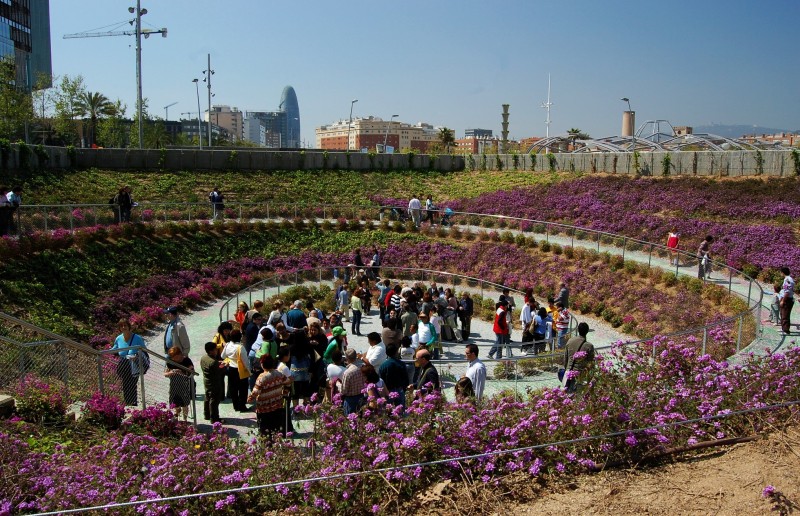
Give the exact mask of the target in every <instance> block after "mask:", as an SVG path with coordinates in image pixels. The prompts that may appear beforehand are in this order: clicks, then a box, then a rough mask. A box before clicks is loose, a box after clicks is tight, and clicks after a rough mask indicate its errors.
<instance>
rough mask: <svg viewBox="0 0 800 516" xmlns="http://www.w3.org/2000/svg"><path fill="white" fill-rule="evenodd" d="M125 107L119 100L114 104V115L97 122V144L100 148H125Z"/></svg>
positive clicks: (126, 135)
mask: <svg viewBox="0 0 800 516" xmlns="http://www.w3.org/2000/svg"><path fill="white" fill-rule="evenodd" d="M127 109H128V108H127V106H126V105H125V104H123V103H122V101H121V100H117V101H116V102H114V114H113V115H110V116H107V117H105V118H101V119H99V120H98V121H97V144H98V145H100V146H101V147H114V148H121V147H125V145H126V144H127V142H128V125H129V123H128V122H126V121H125V111H127Z"/></svg>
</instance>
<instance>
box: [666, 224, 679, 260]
mask: <svg viewBox="0 0 800 516" xmlns="http://www.w3.org/2000/svg"><path fill="white" fill-rule="evenodd" d="M679 240H680V235H679V234H678V232H677V231H676V230H675V229H673V230H672V231H670V232H669V235H668V236H667V248H668V249H669V251H670V255H669V264H670V265H678V263H679V257H678V241H679Z"/></svg>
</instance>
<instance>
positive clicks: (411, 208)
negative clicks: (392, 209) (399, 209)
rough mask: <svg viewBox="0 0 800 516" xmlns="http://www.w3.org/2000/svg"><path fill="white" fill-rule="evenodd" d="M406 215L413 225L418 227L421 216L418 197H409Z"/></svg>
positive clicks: (420, 205)
mask: <svg viewBox="0 0 800 516" xmlns="http://www.w3.org/2000/svg"><path fill="white" fill-rule="evenodd" d="M408 214H409V215H411V219H412V220H413V221H414V225H415V226H417V227H419V222H420V217H421V215H422V203H421V202H420V200H419V196H418V195H414V196H413V197H411V200H410V201H408Z"/></svg>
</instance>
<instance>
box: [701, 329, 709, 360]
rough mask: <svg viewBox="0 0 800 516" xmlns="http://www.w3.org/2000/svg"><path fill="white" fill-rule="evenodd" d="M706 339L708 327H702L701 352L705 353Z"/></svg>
mask: <svg viewBox="0 0 800 516" xmlns="http://www.w3.org/2000/svg"><path fill="white" fill-rule="evenodd" d="M707 340H708V327H705V328H703V349H702V352H701V354H702V355H705V354H706V341H707Z"/></svg>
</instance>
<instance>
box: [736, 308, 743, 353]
mask: <svg viewBox="0 0 800 516" xmlns="http://www.w3.org/2000/svg"><path fill="white" fill-rule="evenodd" d="M743 324H744V316H741V317H739V334H738V335H737V336H736V352H737V353H738V352H739V349H741V345H742V326H743Z"/></svg>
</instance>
